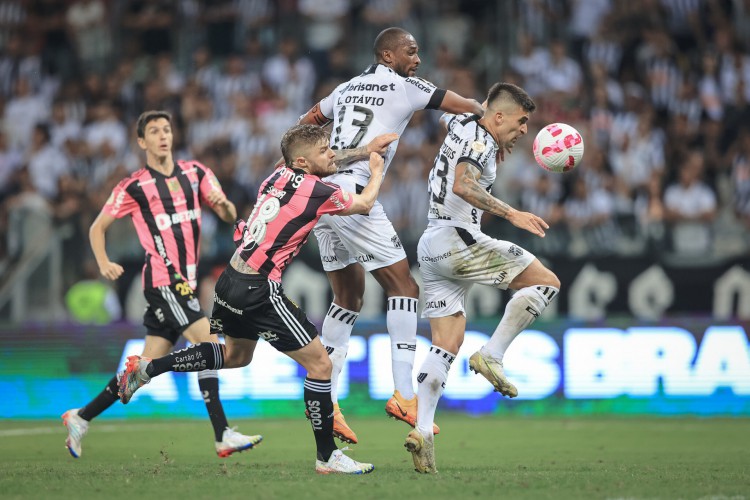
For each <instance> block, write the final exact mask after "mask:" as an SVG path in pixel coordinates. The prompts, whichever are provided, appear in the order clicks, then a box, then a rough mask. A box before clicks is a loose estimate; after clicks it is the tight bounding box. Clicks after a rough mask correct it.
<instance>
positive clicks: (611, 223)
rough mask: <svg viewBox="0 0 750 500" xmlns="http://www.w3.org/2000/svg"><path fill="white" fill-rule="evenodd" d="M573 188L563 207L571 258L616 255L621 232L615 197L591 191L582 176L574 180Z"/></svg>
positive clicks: (596, 190)
mask: <svg viewBox="0 0 750 500" xmlns="http://www.w3.org/2000/svg"><path fill="white" fill-rule="evenodd" d="M572 184H573V186H572V188H571V193H570V196H568V198H567V199H566V200H565V202H564V203H563V213H564V218H565V223H566V224H567V225H568V230H569V231H570V234H571V238H572V240H571V245H570V247H569V251H570V253H571V255H574V256H575V255H581V254H582V253H587V252H590V253H594V254H609V253H614V252H615V251H616V250H617V246H618V237H619V229H618V227H617V225H616V223H615V219H614V214H615V211H614V208H615V207H614V199H613V197H612V195H611V194H610V193H609V192H607V191H606V190H604V189H595V190H589V188H588V186H587V185H586V180H585V179H584V178H583V177H581V176H577V177H575V178H574V179H573V181H572Z"/></svg>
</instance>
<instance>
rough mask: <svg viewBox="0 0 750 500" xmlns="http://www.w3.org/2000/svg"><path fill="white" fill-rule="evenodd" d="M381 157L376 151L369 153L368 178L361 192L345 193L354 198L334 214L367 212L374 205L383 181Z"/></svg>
mask: <svg viewBox="0 0 750 500" xmlns="http://www.w3.org/2000/svg"><path fill="white" fill-rule="evenodd" d="M384 163H385V162H384V161H383V157H382V156H380V155H379V154H378V153H375V152H372V153H370V180H369V181H368V182H367V185H366V186H365V188H364V189H363V190H362V193H361V194H354V193H346V196H351V197H352V198H354V200H353V201H352V204H351V205H350V206H349V208H347V209H344V210H342V211H341V212H339V213H338V214H336V215H356V214H367V213H370V210H372V206H373V205H375V200H377V199H378V193H379V192H380V184H381V183H382V182H383V164H384Z"/></svg>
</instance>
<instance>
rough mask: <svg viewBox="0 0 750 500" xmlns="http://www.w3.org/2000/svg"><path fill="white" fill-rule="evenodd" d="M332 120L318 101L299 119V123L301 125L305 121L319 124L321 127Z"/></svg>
mask: <svg viewBox="0 0 750 500" xmlns="http://www.w3.org/2000/svg"><path fill="white" fill-rule="evenodd" d="M332 121H333V120H332V119H330V118H328V117H327V116H326V115H324V114H323V112H322V111H321V110H320V103H316V104H315V106H313V107H312V108H310V110H309V111H308V112H307V113H305V114H304V115H302V116H300V117H299V121H298V122H297V123H299V124H300V125H301V124H304V123H308V124H310V125H317V126H319V127H325V126H326V125H328V124H329V123H331V122H332Z"/></svg>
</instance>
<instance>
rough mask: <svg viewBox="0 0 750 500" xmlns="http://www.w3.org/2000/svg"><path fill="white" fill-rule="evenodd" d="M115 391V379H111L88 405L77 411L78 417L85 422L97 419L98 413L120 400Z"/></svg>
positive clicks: (116, 389) (116, 388)
mask: <svg viewBox="0 0 750 500" xmlns="http://www.w3.org/2000/svg"><path fill="white" fill-rule="evenodd" d="M117 391H118V387H117V377H112V379H111V380H110V381H109V382H108V383H107V386H106V387H105V388H104V389H103V390H102V392H100V393H99V394H98V395H97V396H96V397H95V398H94V399H92V400H91V401H90V402H89V404H87V405H86V406H84V407H83V408H81V409H80V410H78V416H79V417H81V418H82V419H84V420H86V421H87V422H90V421H91V420H92V419H94V418H96V417H98V416H99V414H100V413H102V412H103V411H104V410H106V409H107V408H109V407H110V406H112V405H113V404H115V402H116V401H119V400H120V397H119V396H118V395H117Z"/></svg>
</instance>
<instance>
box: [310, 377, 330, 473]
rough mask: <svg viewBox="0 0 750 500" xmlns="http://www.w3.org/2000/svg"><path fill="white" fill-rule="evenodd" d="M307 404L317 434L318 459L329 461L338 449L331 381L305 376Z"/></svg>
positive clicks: (314, 431)
mask: <svg viewBox="0 0 750 500" xmlns="http://www.w3.org/2000/svg"><path fill="white" fill-rule="evenodd" d="M304 395H305V406H306V407H307V412H308V414H309V415H310V424H311V425H312V429H313V433H314V434H315V444H316V445H317V448H318V460H322V461H323V462H327V461H328V459H329V458H331V453H333V452H334V450H336V443H334V442H333V403H332V402H331V381H330V380H316V379H312V378H309V377H305V390H304Z"/></svg>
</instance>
